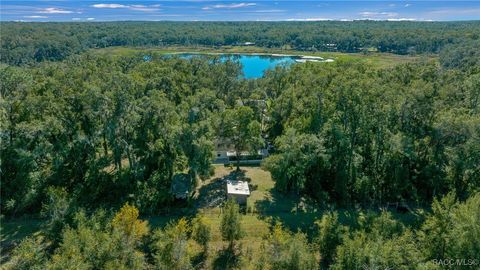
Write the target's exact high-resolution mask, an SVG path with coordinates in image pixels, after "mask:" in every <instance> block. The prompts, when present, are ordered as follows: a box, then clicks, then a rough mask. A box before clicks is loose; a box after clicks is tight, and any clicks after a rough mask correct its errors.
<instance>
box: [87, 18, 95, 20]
mask: <svg viewBox="0 0 480 270" xmlns="http://www.w3.org/2000/svg"><path fill="white" fill-rule="evenodd" d="M93 20H95V18H87V21H93Z"/></svg>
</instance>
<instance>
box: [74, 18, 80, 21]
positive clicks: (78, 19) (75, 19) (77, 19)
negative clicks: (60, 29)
mask: <svg viewBox="0 0 480 270" xmlns="http://www.w3.org/2000/svg"><path fill="white" fill-rule="evenodd" d="M80 20H81V18H72V21H80Z"/></svg>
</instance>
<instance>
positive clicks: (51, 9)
mask: <svg viewBox="0 0 480 270" xmlns="http://www.w3.org/2000/svg"><path fill="white" fill-rule="evenodd" d="M36 13H45V14H70V13H73V11H70V10H65V9H61V8H54V7H49V8H41V9H39V10H38V11H37V12H36Z"/></svg>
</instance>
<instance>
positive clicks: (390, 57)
mask: <svg viewBox="0 0 480 270" xmlns="http://www.w3.org/2000/svg"><path fill="white" fill-rule="evenodd" d="M90 51H93V52H95V53H98V54H108V55H115V56H129V55H130V56H131V55H135V54H137V53H140V52H145V53H146V54H148V53H151V54H152V53H154V54H169V53H242V54H285V55H296V56H297V55H298V56H301V55H308V56H321V57H323V58H333V59H335V60H337V61H355V62H357V61H359V62H365V63H367V64H371V65H372V66H376V67H379V68H384V67H392V66H395V65H398V64H403V63H407V62H412V61H416V60H420V59H429V60H432V59H437V56H436V55H422V56H409V55H398V54H391V53H376V52H370V53H367V54H362V53H341V52H313V51H297V50H289V49H278V48H262V47H256V46H221V47H201V46H199V47H185V46H169V47H158V48H152V47H108V48H102V49H91V50H90Z"/></svg>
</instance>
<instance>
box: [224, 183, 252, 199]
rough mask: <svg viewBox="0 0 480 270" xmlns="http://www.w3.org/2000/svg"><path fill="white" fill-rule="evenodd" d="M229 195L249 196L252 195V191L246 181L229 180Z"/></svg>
mask: <svg viewBox="0 0 480 270" xmlns="http://www.w3.org/2000/svg"><path fill="white" fill-rule="evenodd" d="M227 193H228V194H237V195H247V196H248V195H250V189H249V188H248V183H247V182H245V181H234V180H227Z"/></svg>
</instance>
